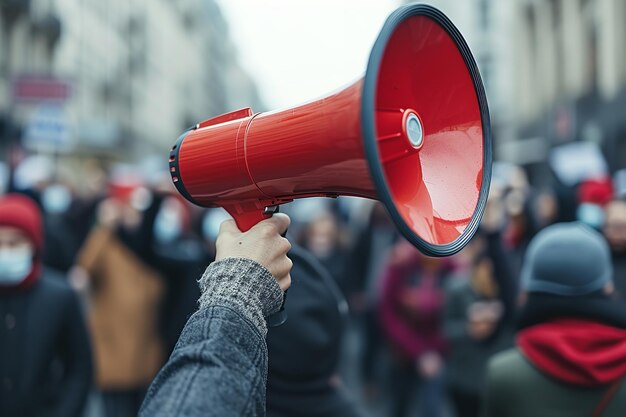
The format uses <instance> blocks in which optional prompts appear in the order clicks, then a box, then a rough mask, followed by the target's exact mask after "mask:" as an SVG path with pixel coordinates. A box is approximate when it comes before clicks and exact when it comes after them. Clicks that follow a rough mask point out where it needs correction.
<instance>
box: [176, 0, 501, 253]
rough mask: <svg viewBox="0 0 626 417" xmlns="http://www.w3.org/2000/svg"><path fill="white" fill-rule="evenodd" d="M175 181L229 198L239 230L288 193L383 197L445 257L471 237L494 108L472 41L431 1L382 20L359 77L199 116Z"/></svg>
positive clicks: (485, 178) (202, 196)
mask: <svg viewBox="0 0 626 417" xmlns="http://www.w3.org/2000/svg"><path fill="white" fill-rule="evenodd" d="M170 171H171V175H172V180H173V181H174V184H175V186H176V188H177V189H178V191H179V192H180V193H181V194H182V195H183V196H185V197H186V198H187V199H188V200H189V201H191V202H193V203H195V204H198V205H200V206H206V207H214V206H221V207H224V208H225V209H226V210H227V211H228V212H229V213H230V214H231V215H232V216H233V217H234V219H235V221H236V222H237V225H238V226H239V228H240V229H242V230H247V229H249V228H250V227H252V226H253V225H254V224H256V223H257V222H259V221H261V220H262V219H264V218H265V217H267V216H270V215H271V214H272V213H273V212H274V211H275V208H276V207H277V206H278V205H279V204H282V203H286V202H289V201H292V200H293V199H295V198H303V197H313V196H325V197H336V196H338V195H351V196H360V197H366V198H372V199H379V200H381V201H382V202H383V203H384V205H385V206H386V208H387V211H388V212H389V214H390V215H391V217H392V218H393V220H394V222H395V224H396V225H397V227H398V228H399V229H400V230H401V231H402V233H403V234H404V236H405V237H406V238H407V239H408V240H409V241H410V242H412V243H413V244H414V245H415V246H416V247H418V248H419V249H420V250H421V251H422V252H424V253H425V254H427V255H432V256H446V255H451V254H453V253H455V252H457V251H459V250H460V249H461V248H462V247H463V246H464V245H465V244H466V243H467V242H468V241H469V239H470V238H471V237H472V235H473V234H474V232H475V231H476V228H477V227H478V223H479V222H480V218H481V216H482V212H483V210H484V207H485V203H486V199H487V192H488V187H489V181H490V176H491V136H490V125H489V111H488V108H487V100H486V97H485V92H484V89H483V85H482V81H481V79H480V75H479V73H478V68H477V66H476V63H475V61H474V59H473V57H472V55H471V53H470V50H469V48H468V47H467V44H466V43H465V41H464V40H463V38H462V36H461V34H460V33H459V31H458V30H457V29H456V27H454V25H453V24H452V22H450V20H449V19H448V18H447V17H446V16H445V15H444V14H443V13H441V12H440V11H439V10H437V9H435V8H433V7H431V6H427V5H421V4H420V5H407V6H403V7H401V8H399V9H397V10H396V11H395V12H393V13H392V14H391V15H390V16H389V17H388V19H387V21H386V22H385V24H384V26H383V29H382V31H381V32H380V34H379V36H378V39H377V40H376V43H375V44H374V47H373V49H372V51H371V55H370V58H369V63H368V66H367V71H366V73H365V77H364V78H363V79H361V80H359V81H358V82H356V83H354V84H352V85H351V86H349V87H347V88H345V89H344V90H342V91H339V92H337V93H333V94H331V95H329V96H328V97H325V98H323V99H321V100H317V101H313V102H310V103H308V104H304V105H302V106H298V107H294V108H291V109H287V110H280V111H273V112H268V113H254V112H253V111H252V110H251V109H250V108H246V109H242V110H238V111H235V112H232V113H227V114H224V115H221V116H218V117H215V118H212V119H209V120H206V121H204V122H202V123H199V124H198V125H196V126H194V127H193V128H191V129H189V130H187V131H186V132H185V133H183V134H182V135H181V136H180V138H179V139H178V141H177V142H176V144H175V145H174V146H173V147H172V150H171V153H170Z"/></svg>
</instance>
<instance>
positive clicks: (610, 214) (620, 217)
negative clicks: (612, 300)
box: [603, 200, 626, 302]
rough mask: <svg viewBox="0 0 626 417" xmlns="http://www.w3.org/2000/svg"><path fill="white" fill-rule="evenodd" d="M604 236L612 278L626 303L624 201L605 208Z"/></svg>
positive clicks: (625, 205)
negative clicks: (608, 248)
mask: <svg viewBox="0 0 626 417" xmlns="http://www.w3.org/2000/svg"><path fill="white" fill-rule="evenodd" d="M603 232H604V236H605V237H606V239H607V241H608V242H609V246H610V248H611V255H612V261H613V276H614V278H613V279H614V281H615V288H616V290H617V293H618V296H619V298H620V299H621V300H622V301H624V302H626V201H625V200H614V201H611V202H610V203H609V204H607V206H606V208H605V222H604V228H603Z"/></svg>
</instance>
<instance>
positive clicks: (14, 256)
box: [0, 247, 33, 285]
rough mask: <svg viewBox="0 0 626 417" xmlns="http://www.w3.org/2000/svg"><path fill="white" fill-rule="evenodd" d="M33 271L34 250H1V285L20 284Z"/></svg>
mask: <svg viewBox="0 0 626 417" xmlns="http://www.w3.org/2000/svg"><path fill="white" fill-rule="evenodd" d="M32 269H33V251H32V249H30V248H24V247H22V248H14V249H0V284H5V285H16V284H19V283H20V282H22V281H24V279H26V277H27V276H28V274H30V271H31V270H32Z"/></svg>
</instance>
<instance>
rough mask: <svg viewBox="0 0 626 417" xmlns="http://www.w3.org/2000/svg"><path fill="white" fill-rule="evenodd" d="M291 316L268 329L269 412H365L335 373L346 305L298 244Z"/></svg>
mask: <svg viewBox="0 0 626 417" xmlns="http://www.w3.org/2000/svg"><path fill="white" fill-rule="evenodd" d="M289 258H290V259H291V260H292V261H293V269H292V270H291V277H292V284H291V287H290V289H289V294H288V296H287V297H286V299H285V300H286V302H285V310H286V312H287V321H286V322H285V323H284V324H283V325H281V326H278V327H272V328H270V329H269V330H268V333H267V349H268V357H269V363H268V377H267V416H268V417H363V416H364V415H365V414H364V413H363V411H362V410H361V409H360V408H359V407H358V406H357V404H356V403H355V402H354V401H353V400H352V399H351V398H350V397H349V396H348V394H347V393H346V390H345V388H344V387H343V386H342V384H341V381H340V380H339V377H338V375H337V366H338V362H339V354H340V347H341V346H340V342H341V338H342V337H341V336H342V334H343V331H344V328H345V324H346V319H347V314H348V306H347V303H346V301H345V299H344V298H343V295H342V294H341V290H340V289H339V287H338V285H337V284H336V283H335V281H334V279H333V278H332V277H331V275H330V273H329V272H328V271H327V270H326V269H325V268H324V266H323V265H322V264H321V263H320V262H319V261H318V260H317V259H315V258H314V257H313V255H311V254H310V253H308V252H307V251H306V250H304V249H302V248H301V247H299V246H296V245H294V246H293V248H292V249H291V251H290V252H289Z"/></svg>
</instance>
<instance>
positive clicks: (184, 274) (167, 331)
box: [139, 178, 207, 354]
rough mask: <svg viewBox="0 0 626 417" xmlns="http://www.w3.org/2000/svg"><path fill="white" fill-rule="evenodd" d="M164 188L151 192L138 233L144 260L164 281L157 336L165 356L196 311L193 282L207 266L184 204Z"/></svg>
mask: <svg viewBox="0 0 626 417" xmlns="http://www.w3.org/2000/svg"><path fill="white" fill-rule="evenodd" d="M164 185H167V187H162V188H160V189H159V188H157V189H156V190H155V192H153V193H152V203H151V204H150V206H149V207H148V208H147V209H146V211H145V212H144V213H143V217H144V219H143V224H145V227H144V229H145V230H143V231H142V232H139V233H140V235H142V236H143V238H144V239H145V240H146V241H148V242H152V245H151V247H150V248H149V249H148V250H147V253H146V259H150V258H151V259H152V260H151V261H150V265H151V266H152V267H153V268H154V269H156V270H158V271H159V274H160V275H161V277H162V278H163V279H164V293H163V297H162V301H161V307H160V320H159V322H160V329H161V330H160V333H161V336H162V338H163V342H164V344H165V348H166V352H167V354H169V353H170V352H171V351H172V350H173V349H174V345H175V344H176V341H177V340H178V337H179V336H180V332H181V331H182V330H183V327H184V326H185V323H186V322H187V320H188V319H189V317H190V316H191V315H192V314H193V313H194V312H195V310H196V309H197V301H198V298H199V297H200V289H199V288H198V283H197V281H196V279H197V278H198V276H199V275H200V274H201V273H202V271H203V269H204V267H205V266H206V265H207V256H206V254H205V251H204V248H203V247H202V244H201V242H200V240H199V239H197V238H196V237H195V236H193V235H192V233H191V230H190V228H191V225H190V222H191V218H190V212H189V210H188V205H187V203H186V202H185V201H183V200H182V198H181V197H180V196H179V195H178V194H176V195H175V194H172V190H171V189H170V188H169V187H171V181H170V179H169V178H167V183H166V184H164Z"/></svg>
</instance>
